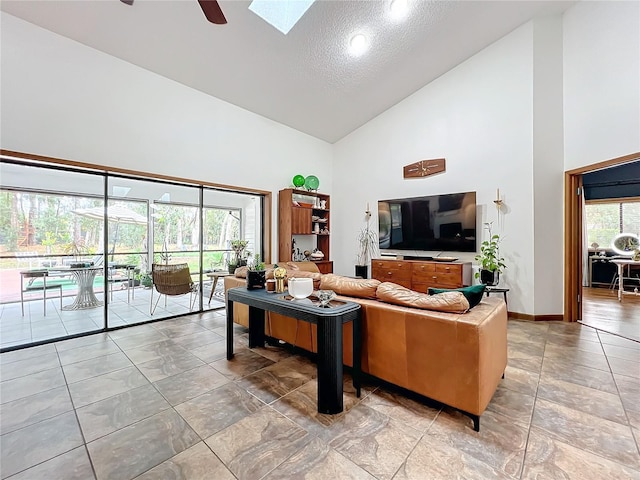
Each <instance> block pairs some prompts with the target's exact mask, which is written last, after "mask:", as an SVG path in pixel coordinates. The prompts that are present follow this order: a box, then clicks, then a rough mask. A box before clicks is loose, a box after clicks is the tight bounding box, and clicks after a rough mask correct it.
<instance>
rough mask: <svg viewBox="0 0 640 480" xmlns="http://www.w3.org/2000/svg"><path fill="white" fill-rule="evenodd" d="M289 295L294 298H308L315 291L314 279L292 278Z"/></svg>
mask: <svg viewBox="0 0 640 480" xmlns="http://www.w3.org/2000/svg"><path fill="white" fill-rule="evenodd" d="M288 289H289V295H291V296H292V297H293V298H297V299H301V298H307V297H308V296H309V295H311V294H312V293H313V280H312V279H311V278H290V279H289V285H288Z"/></svg>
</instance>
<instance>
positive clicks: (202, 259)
mask: <svg viewBox="0 0 640 480" xmlns="http://www.w3.org/2000/svg"><path fill="white" fill-rule="evenodd" d="M201 197H202V198H201ZM105 200H106V204H105ZM261 209H262V198H261V197H260V196H257V195H247V194H241V193H234V192H228V191H220V190H216V189H211V188H203V187H201V186H197V185H185V184H177V183H173V182H166V181H162V180H154V179H146V178H139V177H136V178H134V177H130V176H127V175H120V174H105V172H104V171H102V170H101V171H92V170H90V169H83V170H81V169H77V168H67V167H61V166H57V165H51V164H44V163H38V162H34V163H29V162H22V161H21V160H16V159H8V158H6V157H2V160H1V161H0V331H1V335H0V348H8V347H14V346H25V345H28V344H31V343H33V342H36V341H41V340H53V339H61V338H64V337H67V336H69V335H75V334H78V333H86V332H95V331H98V330H100V329H103V328H105V326H106V327H107V328H114V327H121V326H127V325H132V324H138V323H141V322H147V321H150V320H158V319H163V318H168V317H175V316H178V315H183V314H189V313H190V312H198V311H201V309H202V308H204V309H209V308H224V306H225V304H224V292H223V276H224V275H223V273H224V272H227V271H228V262H229V252H230V244H231V242H232V241H233V240H236V239H244V240H246V241H247V242H248V243H249V247H248V250H250V251H251V252H253V253H254V254H255V253H260V254H262V242H261V236H262V212H261ZM154 263H155V264H156V268H159V267H158V266H160V267H164V269H168V270H172V269H176V270H178V272H179V276H180V277H181V278H180V282H181V283H179V284H178V285H176V284H173V283H172V284H170V285H169V287H171V288H169V289H167V288H166V285H162V286H161V285H160V284H159V282H160V280H158V279H156V280H157V282H156V284H154V281H153V275H152V270H153V265H154ZM181 264H184V268H181V267H180V265H181ZM21 272H25V273H24V274H21ZM185 274H186V276H185ZM45 277H46V278H45ZM45 285H46V286H47V288H45ZM185 286H186V290H185V291H183V290H184V287H185ZM174 287H176V288H174ZM45 292H46V293H47V296H46V301H45V295H44V294H45ZM21 293H22V294H24V301H21ZM214 293H215V295H214ZM160 294H163V295H162V296H160ZM203 296H204V301H203ZM158 300H159V301H158ZM61 302H62V303H61ZM23 306H24V316H23V315H22V307H23ZM45 306H46V312H45V308H44V307H45ZM45 313H46V315H45ZM156 328H159V329H160V330H162V327H161V324H157V326H156Z"/></svg>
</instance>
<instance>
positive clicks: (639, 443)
mask: <svg viewBox="0 0 640 480" xmlns="http://www.w3.org/2000/svg"><path fill="white" fill-rule="evenodd" d="M598 338H600V335H599V334H598ZM601 343H602V341H601ZM605 357H606V358H607V364H609V356H608V355H607V354H606V352H605ZM609 368H610V369H611V364H609ZM611 376H612V377H613V383H614V385H615V386H616V391H617V392H618V399H619V400H620V404H621V405H622V411H623V412H624V416H625V418H626V419H627V426H628V427H629V430H630V431H631V437H632V438H633V439H634V441H635V444H636V451H637V452H638V455H640V438H638V436H637V435H636V434H635V432H634V429H633V423H632V422H631V420H630V419H629V414H628V413H627V407H625V405H624V402H623V401H622V393H621V392H620V387H619V386H618V380H617V379H616V376H615V374H614V372H613V370H611Z"/></svg>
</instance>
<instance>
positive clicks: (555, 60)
mask: <svg viewBox="0 0 640 480" xmlns="http://www.w3.org/2000/svg"><path fill="white" fill-rule="evenodd" d="M533 40H534V43H533V198H534V207H533V208H534V212H533V234H534V236H533V240H534V248H533V258H534V289H533V291H532V292H530V293H531V294H532V295H533V298H534V311H535V314H536V315H547V314H551V315H553V314H559V313H562V310H563V297H564V292H563V289H562V288H561V285H562V265H563V263H564V262H563V205H564V198H563V195H562V192H563V165H564V163H563V115H562V18H561V17H559V16H554V17H549V18H543V19H538V20H535V21H534V22H533Z"/></svg>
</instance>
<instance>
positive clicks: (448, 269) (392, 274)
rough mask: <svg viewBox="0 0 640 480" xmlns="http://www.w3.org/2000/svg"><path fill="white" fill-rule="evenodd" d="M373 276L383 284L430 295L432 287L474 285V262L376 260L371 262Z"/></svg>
mask: <svg viewBox="0 0 640 480" xmlns="http://www.w3.org/2000/svg"><path fill="white" fill-rule="evenodd" d="M371 276H372V278H375V279H376V280H380V281H381V282H393V283H397V284H399V285H402V286H403V287H407V288H410V289H411V290H415V291H416V292H423V293H426V292H427V290H428V289H429V287H434V288H460V287H465V286H468V285H471V262H436V261H433V260H431V261H429V260H386V259H385V260H383V259H379V258H374V259H373V260H372V261H371Z"/></svg>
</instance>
